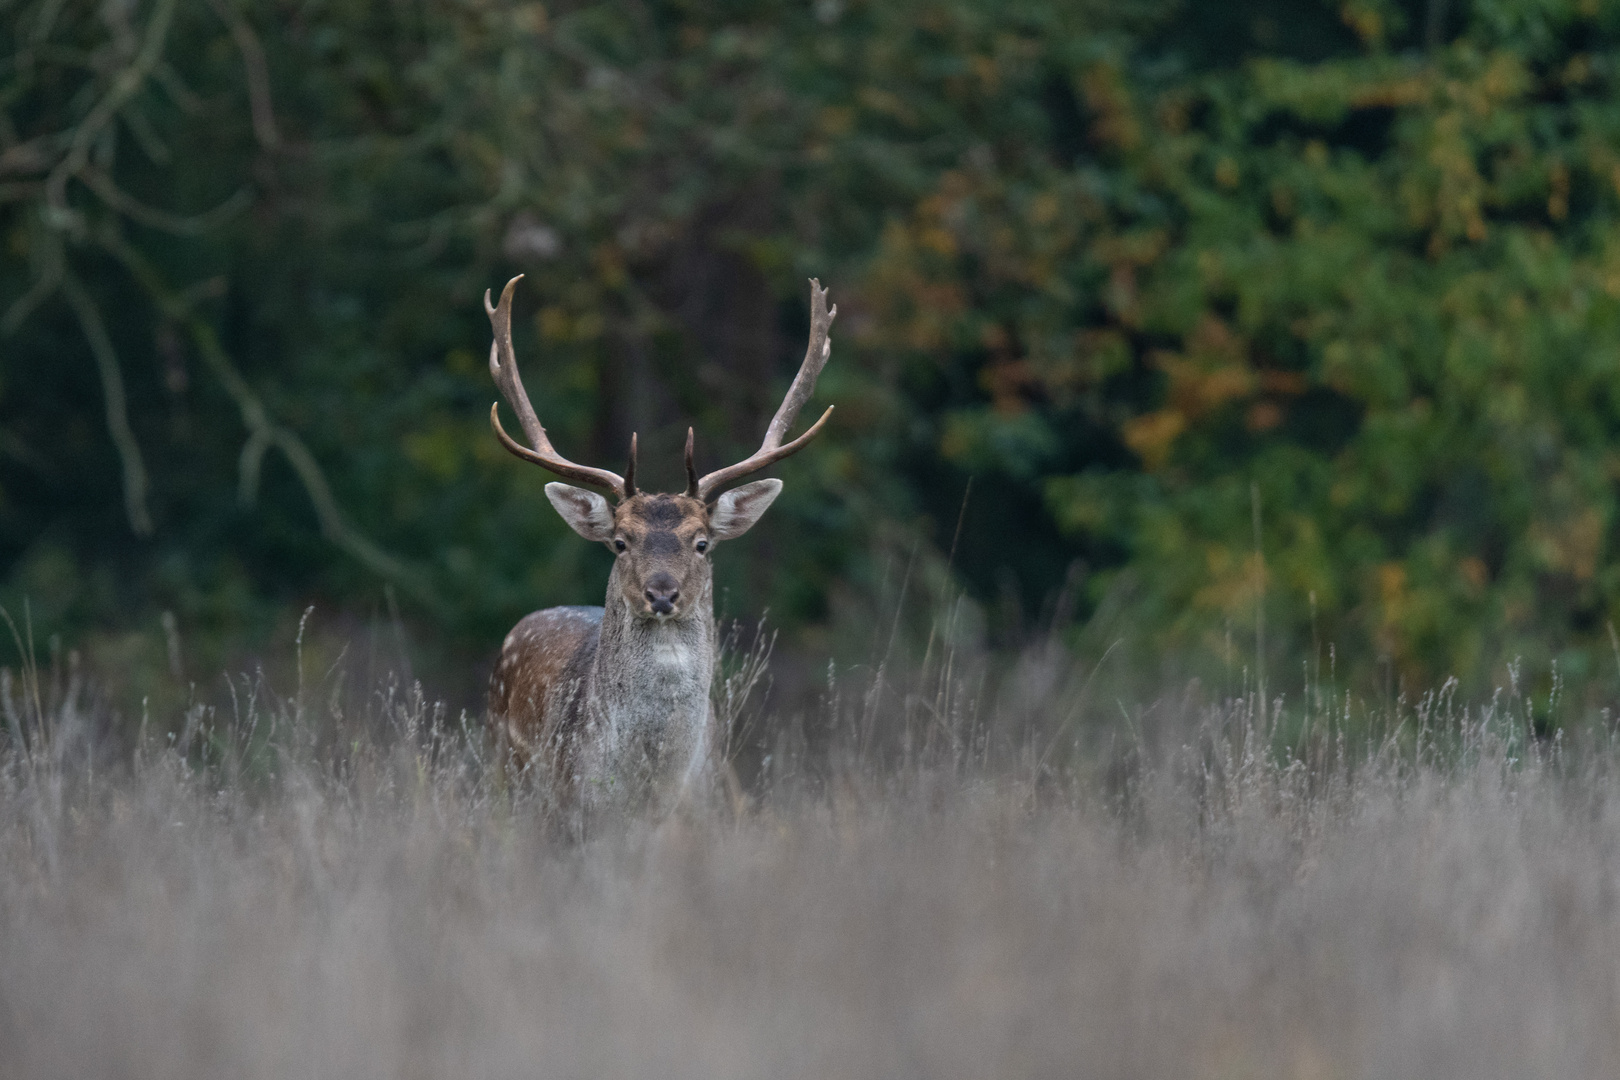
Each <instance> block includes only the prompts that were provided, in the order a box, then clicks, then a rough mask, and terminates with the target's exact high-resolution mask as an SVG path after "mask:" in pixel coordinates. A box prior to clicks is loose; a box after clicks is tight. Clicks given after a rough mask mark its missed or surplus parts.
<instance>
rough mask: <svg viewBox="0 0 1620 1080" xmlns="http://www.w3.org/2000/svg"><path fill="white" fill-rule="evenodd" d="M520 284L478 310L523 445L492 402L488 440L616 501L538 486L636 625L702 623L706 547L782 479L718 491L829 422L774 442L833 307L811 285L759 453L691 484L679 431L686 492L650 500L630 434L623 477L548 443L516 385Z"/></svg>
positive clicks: (820, 350)
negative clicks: (802, 334)
mask: <svg viewBox="0 0 1620 1080" xmlns="http://www.w3.org/2000/svg"><path fill="white" fill-rule="evenodd" d="M520 280H522V275H521V274H520V275H518V276H517V277H514V278H513V279H512V280H511V281H509V282H507V283H506V288H505V289H503V290H502V291H501V299H500V303H499V304H498V305H497V304H494V303H491V301H490V295H489V293H487V292H486V293H485V294H484V310H485V311H487V312H488V313H489V318H490V323H491V325H492V326H493V327H494V330H495V340H494V341H493V342H492V343H491V345H490V350H489V370H490V374H492V375H493V376H494V377H495V384H496V386H498V387H499V388H500V391H501V394H502V396H503V397H505V398H506V401H507V403H508V404H509V405H510V406H511V407H512V411H513V412H515V413H516V414H517V417H518V422H519V423H520V424H521V425H522V427H523V433H524V435H526V436H527V437H528V440H529V444H530V445H529V446H524V445H523V444H521V443H519V442H518V441H517V440H515V439H513V438H512V437H511V436H510V435H508V434H507V433H506V431H505V429H504V428H502V427H501V419H500V406H499V403H496V404H494V405H491V406H490V411H489V421H490V425H491V426H492V427H493V428H494V429H495V435H496V437H497V438H499V439H500V441H501V444H502V445H503V446H505V447H506V448H507V450H509V451H511V452H512V453H513V454H515V455H517V456H518V457H520V458H522V459H523V460H525V461H529V462H533V463H534V464H536V465H539V466H541V467H542V468H544V469H547V470H549V471H551V472H553V473H556V474H557V475H558V476H561V477H564V478H566V479H569V480H574V481H576V482H578V483H582V484H589V485H591V486H592V487H599V488H603V489H605V490H606V491H607V492H608V493H609V494H611V495H613V496H615V497H616V499H617V502H616V504H610V503H609V502H608V500H607V499H606V498H605V497H604V496H602V495H599V494H597V493H596V492H594V491H589V490H586V489H585V488H582V487H575V486H573V485H570V484H560V483H552V484H547V485H546V497H547V498H548V499H550V500H551V505H552V506H554V507H556V509H557V512H558V513H559V514H561V515H562V517H563V520H564V521H566V522H568V524H569V526H570V527H571V528H572V529H573V530H574V531H575V532H577V533H579V535H581V536H583V537H584V538H585V539H587V540H594V541H597V542H598V543H601V544H605V545H607V547H608V548H609V550H611V551H612V552H613V553H614V557H615V559H616V560H617V562H616V564H615V568H614V574H613V581H612V583H610V586H609V588H610V589H612V588H615V587H616V588H617V589H618V590H619V591H620V593H621V596H622V599H623V601H624V603H625V605H626V606H627V608H628V610H629V611H631V612H632V613H633V614H635V615H636V616H637V617H638V618H639V619H642V620H648V621H660V622H662V621H673V620H681V619H686V618H691V617H694V616H703V617H707V616H708V613H709V612H710V611H711V610H712V600H711V586H712V581H713V576H712V570H711V566H710V563H709V556H710V552H711V551H712V550H713V548H714V545H715V544H716V543H718V542H720V541H722V540H730V539H732V538H733V537H737V536H741V535H742V534H743V533H745V532H747V531H748V530H749V529H750V528H752V527H753V525H754V523H755V522H757V521H758V520H759V519H760V517H761V516H762V515H763V514H764V513H765V511H766V509H767V508H769V506H770V505H771V503H772V502H773V501H775V499H776V497H777V495H779V494H781V491H782V482H781V481H780V480H756V481H754V482H753V483H750V484H744V485H742V486H741V487H737V488H733V489H731V490H729V491H724V492H721V491H720V489H721V488H722V487H724V486H725V485H727V484H729V483H731V482H732V481H734V480H739V479H741V478H742V477H744V476H747V475H749V474H750V473H754V472H758V471H759V470H760V469H763V468H765V467H766V466H768V465H770V464H772V463H774V462H777V461H780V460H781V459H783V458H785V457H787V456H788V455H789V454H792V453H794V452H796V451H798V450H799V449H800V448H801V447H803V446H804V445H805V444H806V443H808V442H809V441H810V440H811V439H813V438H815V436H816V435H817V434H818V433H819V432H820V431H821V429H822V427H823V426H824V425H825V424H826V423H827V420H828V418H829V417H831V416H832V412H833V410H832V407H831V406H828V408H827V411H826V412H824V413H822V415H821V418H820V419H819V420H817V421H816V422H815V423H814V424H812V425H811V426H810V428H809V429H808V430H806V431H805V432H804V434H802V435H800V436H799V437H798V438H797V439H794V440H792V441H791V442H784V441H783V440H784V439H785V438H786V436H787V432H788V429H789V428H790V427H791V426H792V425H793V421H794V419H795V418H796V417H797V416H798V414H799V409H800V408H801V407H802V406H803V405H804V403H805V402H806V401H807V400H809V398H810V395H811V393H812V392H813V391H814V390H815V386H816V377H817V376H818V375H820V374H821V369H822V368H823V367H824V366H826V363H827V357H828V355H829V354H830V352H831V348H832V344H831V340H830V338H829V332H830V330H831V328H832V322H833V319H834V318H836V317H837V315H838V309H837V308H836V307H833V308H831V309H829V308H828V307H827V290H825V289H823V288H822V287H821V285H820V283H819V282H817V281H816V280H814V279H812V280H811V282H810V345H809V348H807V349H806V350H805V356H804V362H803V363H802V364H801V365H800V366H799V372H798V374H797V375H796V376H795V377H794V379H793V384H792V385H791V386H790V387H789V388H788V392H787V396H786V397H785V398H783V400H782V404H781V406H780V407H779V408H778V409H777V410H776V415H775V416H774V417H773V418H772V419H771V423H770V426H769V427H768V428H767V429H766V431H765V440H764V442H763V443H761V445H760V448H759V450H758V451H756V452H755V453H754V454H752V455H751V456H749V457H748V458H745V459H744V460H742V461H739V462H737V463H736V464H735V465H729V466H727V467H725V468H723V469H717V470H715V471H714V472H711V473H708V474H707V475H705V476H702V477H699V476H698V474H697V468H696V466H695V464H694V461H693V454H692V447H693V433H692V430H691V429H690V428H688V429H687V432H686V476H687V485H686V490H685V491H684V492H682V493H681V494H678V495H659V494H650V493H645V492H641V491H638V490H637V489H636V482H635V473H636V436H635V435H631V436H630V462H629V466H628V467H627V468H626V469H625V473H624V475H623V476H620V475H619V474H617V473H614V472H609V471H608V470H606V469H596V468H590V467H588V466H584V465H576V464H574V463H573V462H571V461H569V460H568V459H567V458H565V457H563V456H562V455H561V454H559V453H557V451H556V449H555V448H554V447H553V446H552V445H551V439H550V438H549V437H548V436H547V435H546V430H545V428H544V427H543V426H542V425H541V423H540V420H539V417H538V416H537V415H536V413H535V411H534V406H533V405H532V404H530V402H529V396H528V393H527V392H526V391H525V390H524V388H523V380H522V378H521V377H520V376H519V375H518V370H517V359H516V356H515V355H514V353H513V350H512V293H513V290H514V289H515V288H516V287H517V283H518V282H519V281H520Z"/></svg>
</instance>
